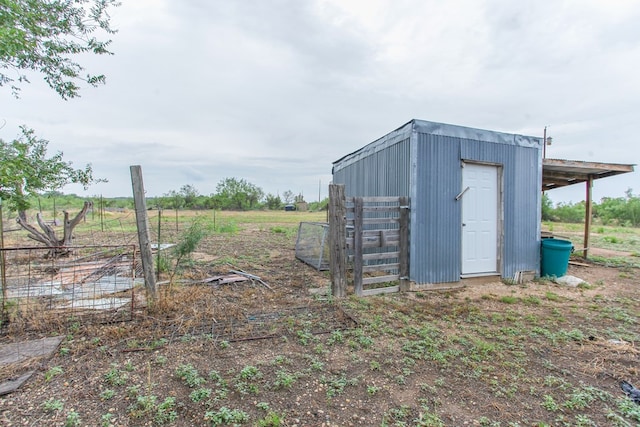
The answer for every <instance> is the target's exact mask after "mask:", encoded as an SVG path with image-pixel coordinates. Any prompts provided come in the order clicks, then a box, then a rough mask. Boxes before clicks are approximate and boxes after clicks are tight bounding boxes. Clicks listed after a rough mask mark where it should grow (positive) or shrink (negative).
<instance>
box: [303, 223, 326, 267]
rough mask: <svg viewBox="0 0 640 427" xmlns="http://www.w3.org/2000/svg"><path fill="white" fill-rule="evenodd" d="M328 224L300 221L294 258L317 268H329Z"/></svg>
mask: <svg viewBox="0 0 640 427" xmlns="http://www.w3.org/2000/svg"><path fill="white" fill-rule="evenodd" d="M328 240H329V224H327V223H325V222H301V223H300V226H299V227H298V238H297V240H296V258H298V259H299V260H300V261H303V262H305V263H307V264H309V265H311V266H312V267H315V268H316V269H317V270H328V269H329V241H328Z"/></svg>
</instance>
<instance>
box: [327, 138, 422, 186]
mask: <svg viewBox="0 0 640 427" xmlns="http://www.w3.org/2000/svg"><path fill="white" fill-rule="evenodd" d="M410 156H411V151H410V139H409V138H407V139H404V140H402V141H399V142H397V143H395V144H393V145H389V146H388V147H386V148H385V149H384V150H381V151H377V152H374V153H372V154H371V155H369V156H367V157H363V158H361V159H359V160H356V161H354V162H351V163H350V164H349V165H348V166H347V167H344V168H336V170H334V173H333V183H334V184H345V195H346V196H347V197H353V196H362V197H375V196H379V197H384V196H409V191H410V190H409V182H410V179H409V168H408V166H407V165H408V164H409V163H410Z"/></svg>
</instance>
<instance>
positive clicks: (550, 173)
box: [542, 159, 635, 191]
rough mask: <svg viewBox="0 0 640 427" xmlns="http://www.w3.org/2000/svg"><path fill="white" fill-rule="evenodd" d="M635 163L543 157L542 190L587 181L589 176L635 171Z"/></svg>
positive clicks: (604, 176) (600, 176) (606, 175)
mask: <svg viewBox="0 0 640 427" xmlns="http://www.w3.org/2000/svg"><path fill="white" fill-rule="evenodd" d="M634 166H635V165H634V164H620V163H599V162H584V161H580V160H562V159H543V160H542V190H543V191H546V190H551V189H553V188H559V187H565V186H567V185H572V184H578V183H581V182H587V181H588V180H589V178H591V179H600V178H606V177H608V176H614V175H620V174H623V173H629V172H633V167H634Z"/></svg>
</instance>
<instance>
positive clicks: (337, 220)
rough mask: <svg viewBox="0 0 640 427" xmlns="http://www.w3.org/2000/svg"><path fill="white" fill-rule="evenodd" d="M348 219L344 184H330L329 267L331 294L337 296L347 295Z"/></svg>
mask: <svg viewBox="0 0 640 427" xmlns="http://www.w3.org/2000/svg"><path fill="white" fill-rule="evenodd" d="M346 221H347V209H346V201H345V196H344V185H343V184H331V185H329V248H330V254H329V268H330V270H331V294H332V295H333V296H334V297H336V298H344V297H345V296H346V287H347V286H346V285H347V265H346V264H347V259H346V253H347V249H346V244H347V242H346V238H347V226H346Z"/></svg>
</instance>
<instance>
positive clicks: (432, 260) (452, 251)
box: [409, 133, 462, 284]
mask: <svg viewBox="0 0 640 427" xmlns="http://www.w3.org/2000/svg"><path fill="white" fill-rule="evenodd" d="M461 185H462V175H461V173H460V144H459V141H458V139H457V138H450V137H446V136H436V135H430V134H424V133H418V134H417V173H416V194H415V196H414V198H413V200H412V202H411V230H410V233H411V235H410V242H411V244H410V248H409V251H410V252H409V253H410V255H409V256H410V266H409V268H410V275H411V280H413V281H415V282H416V283H421V284H424V283H444V282H457V281H459V280H460V253H461V210H460V208H459V204H458V202H456V201H455V197H456V195H457V194H458V193H459V192H460V187H461Z"/></svg>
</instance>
